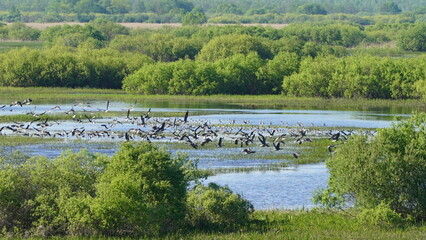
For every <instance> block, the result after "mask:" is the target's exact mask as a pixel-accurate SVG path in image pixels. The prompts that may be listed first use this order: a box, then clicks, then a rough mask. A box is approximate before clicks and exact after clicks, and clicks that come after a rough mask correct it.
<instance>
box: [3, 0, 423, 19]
mask: <svg viewBox="0 0 426 240" xmlns="http://www.w3.org/2000/svg"><path fill="white" fill-rule="evenodd" d="M424 6H425V2H424V0H422V1H414V0H409V1H402V0H391V1H389V0H378V1H368V0H360V1H357V3H356V4H354V3H352V2H347V1H342V0H339V1H336V0H333V1H332V0H322V1H314V2H312V1H307V0H302V1H300V0H284V1H278V0H261V1H245V0H244V1H243V0H234V1H231V2H226V3H224V2H223V1H218V0H214V1H206V0H157V1H149V0H60V1H57V0H55V1H53V0H35V1H30V0H19V1H11V0H0V11H3V12H0V20H3V21H7V22H16V21H25V22H63V21H78V22H88V21H91V20H94V19H97V18H103V19H107V20H110V21H114V22H161V23H167V22H183V23H185V22H187V20H188V17H194V15H196V16H198V17H197V18H196V19H192V21H190V22H191V23H196V24H200V23H203V22H205V21H209V22H210V20H211V22H220V21H222V22H224V21H232V22H255V23H261V22H269V23H274V22H275V23H277V22H280V23H288V22H292V21H293V22H294V21H295V20H298V21H303V20H306V19H309V18H310V17H311V16H316V15H318V16H326V15H328V14H330V15H336V14H337V16H338V15H339V14H350V15H353V17H354V18H360V17H359V16H364V17H368V16H370V15H376V14H381V15H386V16H389V15H404V16H405V17H412V16H413V15H415V14H419V15H422V16H423V18H424V14H425V12H426V8H425V7H424ZM288 14H289V16H287V15H288ZM294 14H296V15H297V16H294ZM405 17H404V18H405Z"/></svg>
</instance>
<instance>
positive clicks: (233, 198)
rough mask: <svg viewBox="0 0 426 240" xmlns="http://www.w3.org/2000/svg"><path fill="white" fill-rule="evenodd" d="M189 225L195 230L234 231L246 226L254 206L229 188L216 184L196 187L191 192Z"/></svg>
mask: <svg viewBox="0 0 426 240" xmlns="http://www.w3.org/2000/svg"><path fill="white" fill-rule="evenodd" d="M187 208H188V214H187V216H186V219H187V221H188V223H189V224H190V225H191V226H192V227H195V228H201V229H206V228H207V229H208V228H223V229H230V228H231V229H232V228H234V227H237V226H240V225H242V224H245V223H247V222H248V220H249V216H250V213H252V212H253V205H252V204H251V203H250V202H249V201H247V200H245V199H244V198H242V197H241V195H239V194H235V193H233V192H232V191H231V189H229V187H227V186H225V187H221V186H219V185H217V184H215V183H210V184H209V185H208V186H204V185H202V184H199V185H196V186H195V187H194V189H192V190H191V191H189V194H188V201H187Z"/></svg>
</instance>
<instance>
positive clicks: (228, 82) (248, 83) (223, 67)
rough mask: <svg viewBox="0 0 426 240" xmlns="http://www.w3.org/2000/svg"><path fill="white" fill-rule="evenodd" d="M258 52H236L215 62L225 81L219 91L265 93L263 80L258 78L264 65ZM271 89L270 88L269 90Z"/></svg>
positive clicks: (227, 92) (228, 92) (224, 92)
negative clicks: (245, 53)
mask: <svg viewBox="0 0 426 240" xmlns="http://www.w3.org/2000/svg"><path fill="white" fill-rule="evenodd" d="M264 64H265V63H264V60H262V59H261V58H260V57H259V55H258V54H257V53H256V52H250V53H249V54H247V55H244V54H235V55H233V56H231V57H228V58H225V59H221V60H218V61H216V62H215V65H216V69H217V72H218V74H219V75H221V76H222V78H223V83H221V84H220V85H219V92H220V93H223V94H261V93H265V86H264V85H263V81H262V80H261V79H259V78H258V75H259V70H260V68H261V67H262V66H264ZM269 91H270V90H269Z"/></svg>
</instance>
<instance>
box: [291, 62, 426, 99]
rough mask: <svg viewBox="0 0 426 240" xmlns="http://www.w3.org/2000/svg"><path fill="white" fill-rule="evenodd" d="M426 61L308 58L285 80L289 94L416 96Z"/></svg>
mask: <svg viewBox="0 0 426 240" xmlns="http://www.w3.org/2000/svg"><path fill="white" fill-rule="evenodd" d="M425 67H426V61H425V59H424V58H422V57H418V58H381V57H373V56H369V55H364V56H350V57H343V58H336V57H333V56H325V57H318V58H315V59H313V58H306V59H304V60H303V61H302V63H301V66H300V71H299V73H297V74H293V75H291V76H290V77H288V78H285V79H284V83H283V91H284V93H285V94H289V95H295V96H312V97H314V96H315V97H338V98H340V97H344V98H393V99H404V98H416V97H418V96H419V95H422V96H426V95H424V94H425V89H424V87H422V84H421V83H423V82H424V79H425V77H426V72H425Z"/></svg>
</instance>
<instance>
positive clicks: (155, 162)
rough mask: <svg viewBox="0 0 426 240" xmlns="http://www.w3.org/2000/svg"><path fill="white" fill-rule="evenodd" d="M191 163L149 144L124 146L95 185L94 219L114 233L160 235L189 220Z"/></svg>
mask: <svg viewBox="0 0 426 240" xmlns="http://www.w3.org/2000/svg"><path fill="white" fill-rule="evenodd" d="M186 161H187V159H186V158H183V157H175V158H172V157H171V154H170V153H167V152H166V151H164V150H160V149H158V148H157V147H155V146H153V145H151V144H148V143H142V144H130V143H127V144H123V145H122V147H121V148H120V150H119V151H118V152H117V153H116V154H115V155H114V156H113V157H112V158H111V161H110V163H109V164H108V166H107V167H106V169H105V172H104V173H103V174H102V176H101V177H100V179H99V183H98V184H96V197H95V198H93V201H92V203H91V207H90V209H91V211H92V213H93V218H94V219H93V220H94V221H95V222H98V223H99V227H100V229H101V230H102V232H104V233H108V234H109V235H133V236H140V235H157V234H159V233H165V232H169V231H171V230H173V229H176V227H178V226H179V225H180V224H181V223H182V220H183V218H184V216H185V212H186V207H185V202H186V189H187V187H188V183H189V180H192V179H189V178H187V176H186V174H185V164H186Z"/></svg>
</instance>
